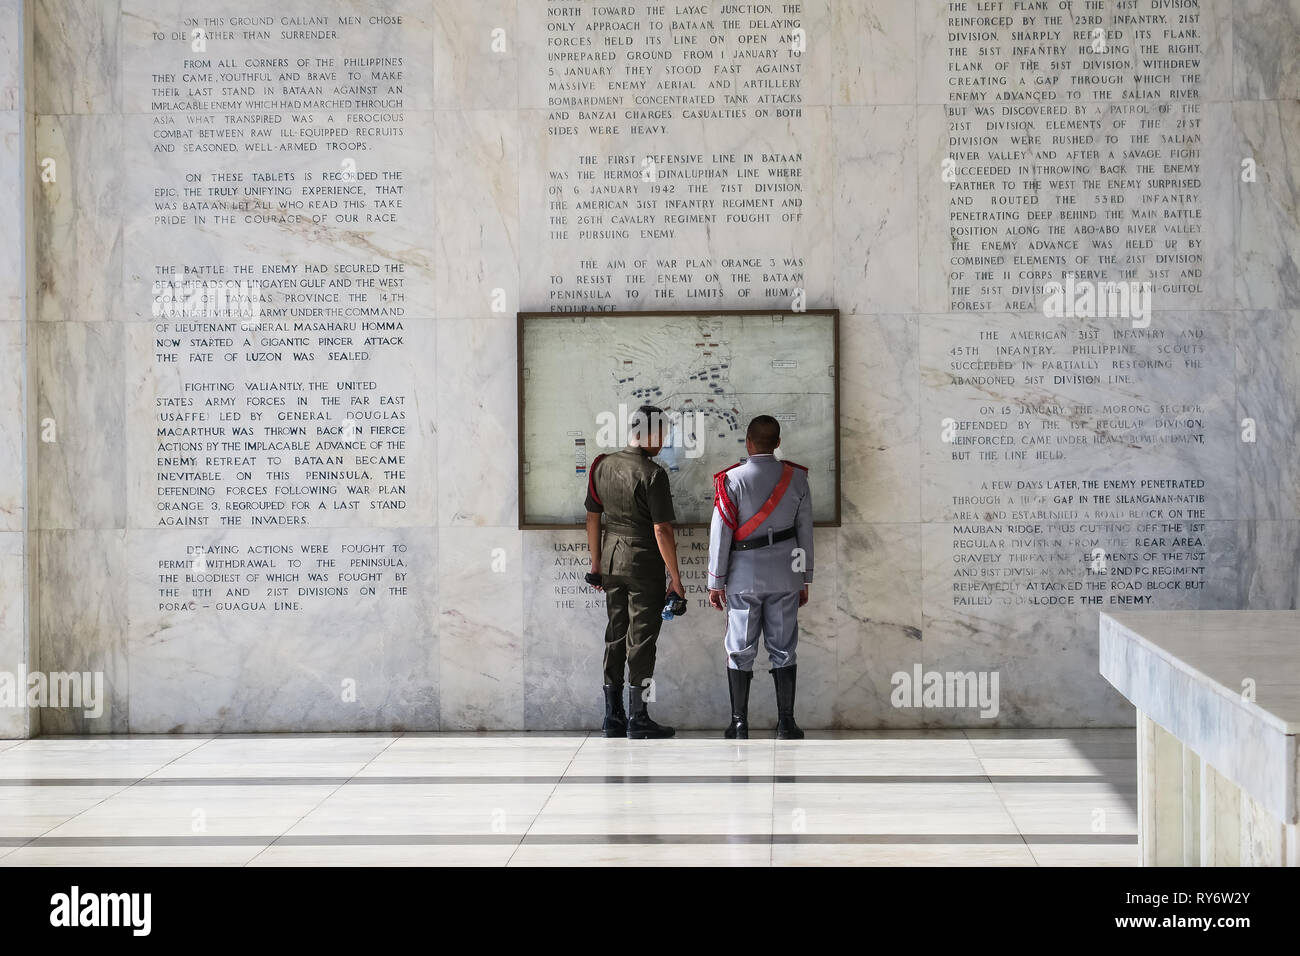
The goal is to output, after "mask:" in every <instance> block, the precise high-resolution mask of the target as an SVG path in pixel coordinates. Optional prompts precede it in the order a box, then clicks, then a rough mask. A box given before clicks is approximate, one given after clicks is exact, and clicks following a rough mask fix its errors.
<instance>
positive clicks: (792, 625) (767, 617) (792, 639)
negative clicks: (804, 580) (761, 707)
mask: <svg viewBox="0 0 1300 956" xmlns="http://www.w3.org/2000/svg"><path fill="white" fill-rule="evenodd" d="M760 635H761V636H762V638H763V646H764V647H766V648H767V657H768V660H769V661H770V662H771V664H772V668H773V669H776V668H779V667H789V666H790V665H791V664H793V663H794V652H795V645H797V644H798V643H799V592H798V591H782V592H779V593H776V594H734V593H732V592H731V591H728V592H727V637H726V641H725V643H726V648H727V666H728V667H730V668H732V669H733V670H740V671H749V670H753V669H754V658H756V657H757V656H758V639H759V637H760Z"/></svg>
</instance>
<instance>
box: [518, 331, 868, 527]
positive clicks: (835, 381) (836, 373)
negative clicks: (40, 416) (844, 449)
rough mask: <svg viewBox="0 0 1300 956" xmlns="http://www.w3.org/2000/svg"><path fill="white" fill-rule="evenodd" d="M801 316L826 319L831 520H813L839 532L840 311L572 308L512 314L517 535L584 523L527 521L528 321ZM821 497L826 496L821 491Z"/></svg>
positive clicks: (699, 524) (702, 524)
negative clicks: (831, 444) (830, 413)
mask: <svg viewBox="0 0 1300 956" xmlns="http://www.w3.org/2000/svg"><path fill="white" fill-rule="evenodd" d="M792 314H793V315H799V316H801V317H806V316H824V317H825V318H826V320H827V323H828V325H829V332H830V340H831V341H830V345H831V366H830V367H831V394H832V402H833V405H834V408H833V418H834V428H833V434H834V436H835V440H834V449H833V454H834V456H835V457H834V461H835V471H834V476H835V480H834V490H833V495H834V499H833V500H834V504H835V510H834V516H833V517H831V518H825V519H822V520H820V521H814V522H813V525H814V527H818V528H838V527H840V524H841V507H840V474H841V472H842V470H843V461H842V459H841V457H840V310H839V309H805V310H803V311H800V312H791V310H789V309H646V310H639V311H617V310H610V311H602V310H574V311H564V312H517V313H516V314H515V365H516V378H515V391H516V396H517V412H516V414H517V421H516V427H517V451H518V458H519V462H518V476H517V481H518V492H519V493H518V499H519V525H518V530H520V531H575V530H578V529H580V528H582V527H583V524H582V522H580V521H574V522H568V523H565V522H550V521H533V520H530V519H529V515H528V502H527V495H526V488H527V485H526V482H525V480H524V477H525V471H524V466H525V464H526V463H527V461H528V448H527V446H526V444H525V436H524V421H525V417H524V410H525V403H526V399H527V395H526V391H525V384H526V381H527V380H526V378H525V376H524V369H525V366H524V326H525V325H527V324H528V323H531V322H541V321H547V320H556V319H560V320H564V321H570V322H571V321H572V320H574V319H578V318H590V319H598V320H601V321H606V322H611V321H612V322H617V321H619V320H622V319H628V320H633V321H635V320H637V319H643V318H646V317H667V318H676V319H690V318H705V317H708V316H724V317H741V316H763V315H782V316H784V315H792ZM823 493H824V492H823ZM673 526H674V527H677V528H708V527H709V523H708V522H707V521H674V522H673Z"/></svg>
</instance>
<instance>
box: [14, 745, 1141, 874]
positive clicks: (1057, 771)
mask: <svg viewBox="0 0 1300 956" xmlns="http://www.w3.org/2000/svg"><path fill="white" fill-rule="evenodd" d="M1134 747H1135V736H1134V732H1133V731H1132V730H1039V731H997V730H980V731H974V730H971V731H959V730H952V731H897V732H886V731H880V732H862V733H848V732H845V733H830V732H828V733H810V734H809V735H808V739H807V740H803V741H776V740H773V739H771V737H770V736H767V735H763V736H762V737H761V738H760V739H754V740H749V741H739V742H736V741H726V740H722V739H719V738H718V737H717V736H716V735H705V734H686V735H684V736H681V737H679V738H677V739H674V740H667V741H629V740H605V739H603V738H601V737H599V736H595V735H588V734H339V735H257V736H217V737H207V736H186V737H115V738H39V739H36V740H20V741H10V740H0V866H24V865H29V866H30V865H99V864H104V865H119V866H125V865H136V864H151V865H191V864H192V865H200V866H275V865H314V866H321V865H348V864H365V865H483V866H528V865H538V864H541V865H554V864H560V865H568V864H580V865H581V864H587V865H609V864H620V863H637V864H669V865H674V864H680V865H692V864H701V865H743V866H768V865H817V864H824V863H829V864H850V865H854V864H870V865H930V864H938V865H966V864H974V865H1008V866H1035V865H1044V866H1075V865H1082V866H1101V865H1136V863H1137V862H1138V860H1137V818H1136V804H1137V797H1136V777H1135V759H1134Z"/></svg>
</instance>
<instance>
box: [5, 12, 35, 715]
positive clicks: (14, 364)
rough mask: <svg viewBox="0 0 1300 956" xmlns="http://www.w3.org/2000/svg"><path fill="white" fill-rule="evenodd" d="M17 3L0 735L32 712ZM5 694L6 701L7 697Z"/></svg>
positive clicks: (22, 93) (24, 43) (9, 116)
mask: <svg viewBox="0 0 1300 956" xmlns="http://www.w3.org/2000/svg"><path fill="white" fill-rule="evenodd" d="M24 8H25V4H24V0H0V211H3V215H4V218H5V222H6V225H5V228H4V229H3V230H0V357H2V361H3V363H4V371H3V374H0V682H7V684H5V685H3V686H0V738H6V737H28V736H31V735H33V734H34V733H35V732H36V729H37V727H36V724H37V720H38V712H37V711H35V710H28V709H27V708H26V707H24V706H14V705H21V704H22V703H23V702H24V701H25V697H26V693H25V691H26V681H25V677H26V674H27V671H28V670H31V669H34V668H35V666H36V663H35V661H33V660H32V659H31V657H30V652H31V648H32V646H33V642H32V641H31V640H30V634H31V614H30V607H31V602H30V595H31V589H30V587H29V581H30V578H31V575H30V570H29V569H30V568H31V566H32V562H33V560H34V555H33V554H32V552H31V548H30V541H31V536H30V535H29V534H28V528H29V512H28V508H27V486H28V468H29V462H30V456H29V455H28V442H29V440H30V436H31V420H30V414H29V411H28V410H29V408H30V406H31V403H30V400H29V390H30V385H29V383H30V381H31V376H30V374H29V373H30V368H31V365H30V358H29V357H30V349H29V348H28V331H29V330H28V325H27V320H28V318H29V312H28V308H27V304H28V301H29V297H30V293H31V270H30V269H29V268H28V263H29V262H30V261H31V256H30V241H31V233H30V224H31V195H30V189H29V184H30V182H31V179H30V175H31V150H30V149H29V148H28V143H29V142H30V138H29V132H30V130H31V120H32V117H31V112H30V103H29V99H28V96H27V89H28V83H27V74H28V65H29V64H30V63H31V39H30V36H31V31H30V24H29V21H28V19H27V17H29V16H30V12H29V11H27V10H25V9H24ZM9 693H12V695H13V698H12V700H10V699H9V698H8V694H9Z"/></svg>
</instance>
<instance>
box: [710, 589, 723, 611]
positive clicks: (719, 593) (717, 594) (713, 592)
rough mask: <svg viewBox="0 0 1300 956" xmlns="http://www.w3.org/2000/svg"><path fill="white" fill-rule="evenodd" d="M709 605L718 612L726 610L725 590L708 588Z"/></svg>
mask: <svg viewBox="0 0 1300 956" xmlns="http://www.w3.org/2000/svg"><path fill="white" fill-rule="evenodd" d="M709 605H710V606H711V607H714V608H716V609H717V610H719V611H725V610H726V609H727V591H726V589H725V588H709Z"/></svg>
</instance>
